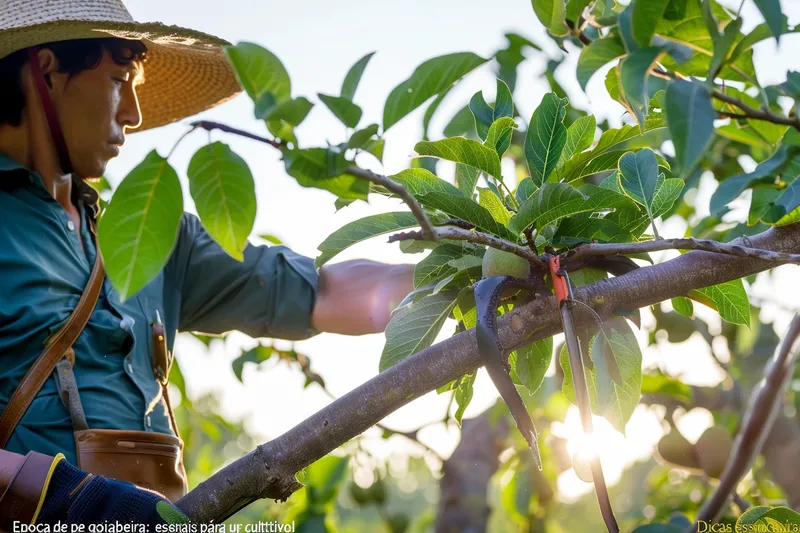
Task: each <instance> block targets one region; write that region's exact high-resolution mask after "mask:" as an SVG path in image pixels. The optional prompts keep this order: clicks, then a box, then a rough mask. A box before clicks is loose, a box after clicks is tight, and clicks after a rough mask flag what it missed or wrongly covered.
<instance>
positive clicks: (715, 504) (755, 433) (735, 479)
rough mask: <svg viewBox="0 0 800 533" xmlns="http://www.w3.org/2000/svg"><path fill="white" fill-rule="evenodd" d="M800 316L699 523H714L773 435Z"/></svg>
mask: <svg viewBox="0 0 800 533" xmlns="http://www.w3.org/2000/svg"><path fill="white" fill-rule="evenodd" d="M799 338H800V315H798V316H795V318H794V320H792V323H791V325H790V326H789V331H788V333H787V334H786V337H785V338H784V340H783V342H782V343H781V345H780V347H779V349H778V352H777V353H776V354H775V358H774V359H773V361H772V363H771V364H770V365H769V366H768V370H767V371H766V376H765V377H764V380H763V381H762V382H761V383H760V384H759V386H758V387H757V388H756V390H755V391H754V392H753V395H752V396H751V399H750V405H749V406H748V408H747V411H746V412H745V415H744V419H743V420H742V427H741V429H740V430H739V432H738V433H737V435H736V440H735V441H734V443H733V450H732V452H731V457H730V459H729V460H728V463H727V464H726V465H725V470H724V471H723V473H722V476H721V477H720V480H719V485H718V486H717V490H716V491H715V492H714V494H713V495H712V496H711V499H709V500H708V501H707V502H706V503H705V504H704V505H703V507H701V508H700V511H699V512H698V514H697V521H698V522H713V521H714V520H716V519H717V518H719V515H720V513H721V512H722V509H723V507H724V506H725V505H726V504H727V502H728V500H729V498H730V496H731V493H732V492H734V491H735V490H736V486H737V485H738V484H739V481H741V479H742V478H743V477H744V476H745V474H747V472H748V470H750V467H751V466H752V465H753V461H754V460H755V458H756V456H757V455H758V453H759V451H760V450H761V447H762V446H763V445H764V441H765V440H766V439H767V436H768V435H769V433H770V429H771V428H772V424H773V422H774V421H775V417H776V416H777V415H778V412H779V411H780V407H781V402H782V400H783V393H784V392H785V391H786V386H787V385H788V384H789V381H790V379H791V377H792V375H793V374H794V367H795V364H796V363H797V358H798V356H800V346H798V339H799Z"/></svg>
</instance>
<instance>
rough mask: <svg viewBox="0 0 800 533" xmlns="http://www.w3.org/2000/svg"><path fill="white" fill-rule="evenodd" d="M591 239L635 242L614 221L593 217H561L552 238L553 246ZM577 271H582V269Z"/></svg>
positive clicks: (575, 243) (586, 241)
mask: <svg viewBox="0 0 800 533" xmlns="http://www.w3.org/2000/svg"><path fill="white" fill-rule="evenodd" d="M631 203H633V202H631ZM593 241H597V242H635V241H636V238H635V237H634V236H633V234H632V233H631V232H629V231H626V230H624V229H622V228H621V227H620V226H619V225H618V224H617V223H616V222H613V221H611V220H608V219H605V218H593V217H570V218H565V219H563V220H562V221H561V223H560V224H559V225H558V230H557V231H556V233H555V235H553V238H552V244H553V245H554V246H575V245H577V244H581V243H588V242H593ZM579 272H582V270H581V271H579ZM571 277H572V276H570V278H571Z"/></svg>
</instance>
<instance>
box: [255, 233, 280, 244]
mask: <svg viewBox="0 0 800 533" xmlns="http://www.w3.org/2000/svg"><path fill="white" fill-rule="evenodd" d="M258 238H259V239H264V240H265V241H267V242H271V243H272V244H275V245H278V246H281V245H282V244H283V241H282V240H281V239H280V238H278V237H276V236H275V235H271V234H269V233H262V234H261V235H259V236H258Z"/></svg>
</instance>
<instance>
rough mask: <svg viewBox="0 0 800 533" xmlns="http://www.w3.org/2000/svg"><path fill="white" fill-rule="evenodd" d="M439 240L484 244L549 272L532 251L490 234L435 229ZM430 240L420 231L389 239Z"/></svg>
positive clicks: (392, 240)
mask: <svg viewBox="0 0 800 533" xmlns="http://www.w3.org/2000/svg"><path fill="white" fill-rule="evenodd" d="M434 231H435V232H436V238H437V239H449V240H452V241H469V242H474V243H475V244H483V245H485V246H489V247H491V248H497V249H498V250H503V251H505V252H510V253H512V254H514V255H518V256H520V257H523V258H525V259H527V260H528V262H529V263H531V264H532V265H535V266H537V267H538V268H539V269H540V270H547V265H546V264H545V262H544V261H542V260H541V259H539V257H538V256H537V255H536V254H535V253H534V252H533V251H531V250H530V249H528V248H526V247H524V246H519V245H518V244H514V243H512V242H509V241H507V240H505V239H501V238H500V237H495V236H494V235H492V234H490V233H483V232H480V231H470V230H466V229H462V228H456V227H452V226H450V227H446V228H441V227H439V228H434ZM412 239H414V240H428V239H426V238H425V236H424V235H423V234H422V232H420V231H406V232H403V233H396V234H394V235H392V236H391V237H389V242H398V241H408V240H412Z"/></svg>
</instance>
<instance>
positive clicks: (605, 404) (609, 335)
mask: <svg viewBox="0 0 800 533" xmlns="http://www.w3.org/2000/svg"><path fill="white" fill-rule="evenodd" d="M590 344H591V346H587V347H584V349H588V351H589V354H588V355H589V356H590V358H591V361H592V363H593V368H585V374H586V383H587V385H588V388H589V397H590V399H591V404H592V412H593V413H594V414H596V415H599V416H602V417H604V418H605V419H606V420H608V422H609V423H610V424H611V425H612V426H613V427H614V429H616V430H617V431H619V432H620V433H622V434H623V435H624V434H625V424H626V423H627V422H628V420H630V417H631V415H633V411H634V409H636V406H637V405H638V403H639V398H640V396H641V390H642V352H641V350H640V348H639V343H638V341H637V340H636V335H634V333H633V331H632V330H631V328H630V326H629V325H628V323H627V322H626V321H625V320H624V319H621V318H619V319H615V320H611V321H609V322H606V323H604V324H603V327H602V329H601V330H600V331H598V333H597V335H596V336H595V338H594V340H593V342H591V343H590ZM561 368H562V369H563V370H564V384H563V392H564V395H565V396H566V397H567V399H568V400H569V401H570V402H572V403H575V389H574V387H573V384H572V369H571V367H570V364H569V354H568V352H567V347H566V346H564V348H563V349H562V351H561Z"/></svg>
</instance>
